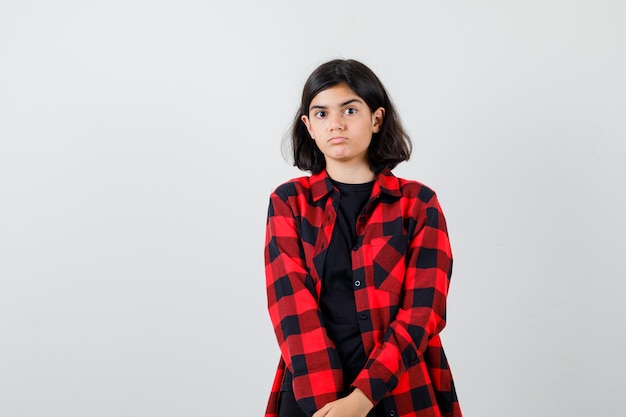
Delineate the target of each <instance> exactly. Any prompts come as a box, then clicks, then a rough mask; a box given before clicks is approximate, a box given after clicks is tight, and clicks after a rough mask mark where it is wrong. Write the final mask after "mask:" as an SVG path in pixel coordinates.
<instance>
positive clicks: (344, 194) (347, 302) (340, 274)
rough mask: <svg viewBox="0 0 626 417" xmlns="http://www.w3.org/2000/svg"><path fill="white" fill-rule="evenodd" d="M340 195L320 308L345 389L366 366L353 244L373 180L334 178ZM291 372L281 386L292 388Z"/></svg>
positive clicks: (324, 273)
mask: <svg viewBox="0 0 626 417" xmlns="http://www.w3.org/2000/svg"><path fill="white" fill-rule="evenodd" d="M332 183H333V185H334V186H335V188H337V190H339V193H340V198H339V203H338V207H335V209H336V210H337V221H336V223H335V228H334V230H333V236H332V238H331V241H330V244H329V246H328V249H327V253H326V259H325V263H324V271H323V273H322V292H321V295H320V309H321V311H322V317H323V320H324V327H326V331H327V332H328V336H329V337H330V339H331V340H332V341H333V343H334V344H335V346H336V347H337V351H338V353H339V357H340V358H341V365H342V369H343V372H344V390H346V391H348V389H349V387H350V385H351V384H352V382H353V381H354V379H355V378H356V376H357V375H358V373H359V372H360V371H361V369H363V367H364V366H365V362H366V361H367V355H366V354H365V350H364V348H363V341H362V339H361V330H360V328H359V320H358V317H357V312H356V303H355V301H354V284H353V282H352V254H351V252H352V248H353V247H354V245H355V244H356V222H357V217H358V216H359V214H361V211H363V208H364V207H365V205H366V204H367V201H368V200H369V198H370V195H371V193H372V188H373V186H374V181H372V182H368V183H365V184H344V183H340V182H337V181H332ZM291 382H292V376H291V374H290V373H289V371H288V370H287V373H286V375H285V380H284V382H283V387H282V389H283V390H284V391H289V390H291V389H292V388H291Z"/></svg>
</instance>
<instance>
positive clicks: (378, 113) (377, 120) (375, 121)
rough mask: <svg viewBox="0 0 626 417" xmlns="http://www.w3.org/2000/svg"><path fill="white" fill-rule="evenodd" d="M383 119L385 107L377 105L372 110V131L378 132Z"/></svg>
mask: <svg viewBox="0 0 626 417" xmlns="http://www.w3.org/2000/svg"><path fill="white" fill-rule="evenodd" d="M384 120H385V108H384V107H379V108H377V109H376V110H374V111H373V112H372V132H374V133H378V132H380V128H381V127H382V125H383V121H384Z"/></svg>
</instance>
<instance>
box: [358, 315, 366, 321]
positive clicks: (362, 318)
mask: <svg viewBox="0 0 626 417" xmlns="http://www.w3.org/2000/svg"><path fill="white" fill-rule="evenodd" d="M359 318H360V319H361V320H365V319H366V318H367V314H359Z"/></svg>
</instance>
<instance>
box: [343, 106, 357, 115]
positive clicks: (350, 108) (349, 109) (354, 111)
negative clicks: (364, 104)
mask: <svg viewBox="0 0 626 417" xmlns="http://www.w3.org/2000/svg"><path fill="white" fill-rule="evenodd" d="M343 112H344V114H356V109H355V108H354V107H348V108H347V109H345V110H344V111H343Z"/></svg>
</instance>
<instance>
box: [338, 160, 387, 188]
mask: <svg viewBox="0 0 626 417" xmlns="http://www.w3.org/2000/svg"><path fill="white" fill-rule="evenodd" d="M326 172H327V173H328V176H329V177H330V178H332V179H333V180H335V181H339V182H343V183H344V184H364V183H366V182H370V181H374V179H375V178H376V174H374V172H373V171H372V170H371V168H370V167H369V165H364V164H358V165H355V166H349V165H348V166H347V165H345V164H340V165H334V164H328V161H327V163H326Z"/></svg>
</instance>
